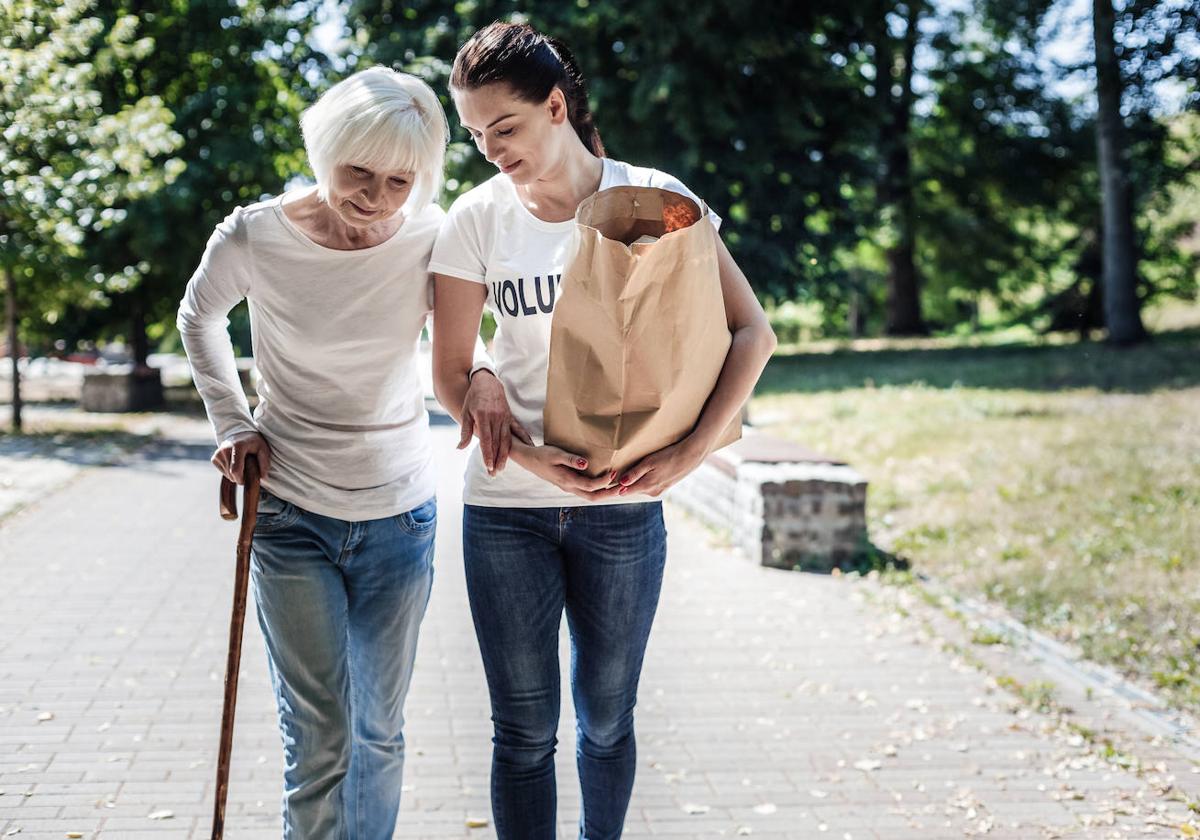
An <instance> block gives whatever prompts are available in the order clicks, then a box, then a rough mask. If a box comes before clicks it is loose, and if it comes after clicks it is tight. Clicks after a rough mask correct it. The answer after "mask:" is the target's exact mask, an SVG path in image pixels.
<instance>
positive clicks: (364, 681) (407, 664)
mask: <svg viewBox="0 0 1200 840" xmlns="http://www.w3.org/2000/svg"><path fill="white" fill-rule="evenodd" d="M436 524H437V504H436V502H435V501H434V500H433V499H430V500H429V501H427V502H425V503H424V504H422V505H420V506H419V507H416V508H414V509H413V510H410V511H408V512H406V513H402V514H399V515H398V516H393V517H388V518H386V519H374V520H369V521H366V522H345V521H343V520H340V519H333V518H331V517H328V516H321V515H320V514H316V513H311V512H309V511H306V510H302V509H301V508H299V507H297V506H296V505H294V504H292V503H291V502H285V501H283V500H282V499H279V498H277V497H275V496H272V495H271V494H269V493H267V492H265V491H264V492H263V494H262V497H261V499H260V501H259V506H258V521H257V523H256V525H255V529H254V548H253V555H252V563H251V567H250V568H251V576H252V579H253V581H254V597H255V602H256V604H257V607H258V622H259V626H261V627H262V631H263V636H264V637H265V638H266V642H267V660H268V663H269V665H270V671H271V682H272V685H273V686H274V689H275V698H276V701H277V703H278V706H279V729H280V733H281V735H282V736H283V749H284V758H285V767H284V774H283V775H284V794H283V836H284V838H285V840H390V838H391V836H392V832H393V831H394V829H395V825H396V815H397V813H398V811H399V809H400V784H401V776H402V773H403V770H404V735H403V732H402V730H403V726H404V697H405V695H406V694H407V693H408V686H409V682H410V680H411V677H412V668H413V659H414V657H415V655H416V649H417V629H418V627H419V626H420V623H421V618H422V617H423V616H424V614H425V607H426V605H427V604H428V602H429V590H430V586H431V584H432V581H433V535H434V529H435V526H436Z"/></svg>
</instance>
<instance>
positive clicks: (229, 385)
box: [175, 207, 257, 443]
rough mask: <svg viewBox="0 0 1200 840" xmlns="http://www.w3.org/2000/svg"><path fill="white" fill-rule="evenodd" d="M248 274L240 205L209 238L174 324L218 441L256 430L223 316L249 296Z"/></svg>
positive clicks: (244, 229)
mask: <svg viewBox="0 0 1200 840" xmlns="http://www.w3.org/2000/svg"><path fill="white" fill-rule="evenodd" d="M249 276H250V272H249V248H248V246H247V242H246V227H245V219H244V217H243V216H242V209H241V208H240V207H239V208H238V209H236V210H234V211H233V213H231V214H230V215H229V216H227V217H226V218H225V220H224V221H223V222H221V224H219V225H217V228H216V230H214V231H213V234H212V236H211V237H209V240H208V244H207V245H206V246H205V248H204V255H203V256H202V257H201V258H200V265H199V266H198V267H197V268H196V271H195V273H194V274H193V275H192V278H191V279H190V280H189V281H188V284H187V289H186V290H185V291H184V294H183V300H182V301H180V303H179V315H178V317H177V318H176V321H175V323H176V326H177V327H178V328H179V335H180V337H181V338H182V339H183V349H184V350H185V351H186V352H187V356H188V362H189V363H190V364H191V367H192V380H193V381H194V382H195V383H196V390H197V391H199V392H200V397H201V399H203V400H204V408H205V411H207V412H208V419H209V422H210V423H212V427H213V432H214V433H215V434H216V438H217V442H218V443H220V442H221V441H223V440H226V439H227V438H229V437H230V436H232V435H235V434H238V433H240V432H253V431H257V426H256V424H255V422H254V417H253V415H251V413H250V405H249V403H248V402H247V400H246V394H245V391H243V390H242V385H241V382H240V380H239V379H238V371H237V364H236V362H235V360H234V356H233V342H232V341H231V340H230V338H229V318H228V317H227V316H228V315H229V311H230V310H231V309H233V307H235V306H237V304H238V303H239V302H240V301H241V300H242V299H243V298H245V297H246V296H247V295H248V294H249V292H250V282H249Z"/></svg>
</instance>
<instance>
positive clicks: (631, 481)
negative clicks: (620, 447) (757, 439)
mask: <svg viewBox="0 0 1200 840" xmlns="http://www.w3.org/2000/svg"><path fill="white" fill-rule="evenodd" d="M714 235H715V234H714ZM717 267H718V269H719V271H720V275H721V294H722V297H723V298H724V302H725V317H726V319H727V321H728V324H729V331H730V332H731V333H733V341H732V343H730V345H729V352H728V353H726V355H725V364H724V365H722V367H721V374H720V376H718V377H717V384H716V386H715V387H714V388H713V392H712V393H711V394H710V395H709V397H708V401H707V402H706V403H705V404H704V410H703V411H702V412H701V413H700V418H699V419H698V420H697V421H696V425H695V427H694V428H693V429H692V431H691V433H690V434H688V435H687V436H686V437H685V438H683V440H681V441H679V442H678V443H675V444H673V445H671V446H667V447H665V448H663V449H660V450H658V451H657V452H653V453H651V454H650V455H647V456H646V457H645V458H642V460H640V461H638V463H636V464H634V465H633V466H632V467H630V468H629V469H627V470H625V472H624V473H623V474H622V475H621V479H620V483H621V490H620V493H621V495H626V494H627V493H645V494H647V495H650V496H658V495H660V494H662V493H663V492H665V491H666V490H667V488H669V487H671V486H672V485H673V484H675V483H676V482H678V481H679V480H680V479H682V478H683V477H684V476H686V475H687V474H688V473H690V472H691V471H692V470H694V469H696V467H698V466H700V464H702V463H703V462H704V459H705V458H707V457H708V454H709V453H710V452H712V450H713V448H714V447H715V446H716V445H717V443H718V441H719V439H720V437H721V432H723V431H724V430H725V428H726V427H727V426H728V425H729V424H730V423H731V422H733V419H734V418H735V417H736V416H737V415H738V413H739V412H740V411H741V410H742V405H744V404H745V402H746V400H748V399H750V395H751V394H752V393H753V392H754V385H755V383H757V382H758V377H759V376H761V375H762V371H763V368H764V367H766V365H767V361H768V360H769V359H770V358H771V354H772V353H773V352H775V333H774V332H773V331H772V330H771V324H770V322H769V321H768V320H767V316H766V313H764V312H763V309H762V306H761V305H759V302H758V299H757V298H756V297H755V296H754V291H753V290H752V289H751V288H750V281H748V280H747V279H746V275H745V274H743V273H742V270H741V269H740V268H738V265H737V263H736V262H734V259H733V256H732V255H730V253H729V249H728V248H726V247H725V243H723V242H722V241H721V239H720V237H717Z"/></svg>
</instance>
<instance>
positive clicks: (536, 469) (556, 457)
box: [514, 443, 621, 502]
mask: <svg viewBox="0 0 1200 840" xmlns="http://www.w3.org/2000/svg"><path fill="white" fill-rule="evenodd" d="M514 449H515V450H517V451H519V453H520V459H521V466H523V467H524V468H525V469H527V470H529V471H530V472H531V473H533V474H534V475H536V476H539V477H541V478H544V479H545V480H546V481H549V482H550V483H551V484H553V485H554V486H555V487H557V488H558V489H559V490H565V491H566V492H568V493H574V494H575V495H576V496H579V497H580V498H582V499H587V500H589V501H593V502H594V501H596V500H597V499H605V498H608V497H610V496H615V495H617V493H618V492H619V491H620V489H621V488H620V486H619V485H617V484H616V483H615V482H616V478H617V474H616V473H615V472H610V473H607V474H606V475H602V476H600V477H599V478H591V477H589V476H588V475H587V474H585V473H584V472H583V471H584V470H586V469H587V459H586V458H584V457H583V456H582V455H574V454H572V453H570V452H567V451H566V450H564V449H559V448H558V447H557V446H550V445H546V446H527V445H525V444H522V443H516V444H514Z"/></svg>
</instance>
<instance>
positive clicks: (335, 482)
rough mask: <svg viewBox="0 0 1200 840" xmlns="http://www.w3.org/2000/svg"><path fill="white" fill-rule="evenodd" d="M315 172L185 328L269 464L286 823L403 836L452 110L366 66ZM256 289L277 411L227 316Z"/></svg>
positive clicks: (229, 414)
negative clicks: (234, 346) (436, 252)
mask: <svg viewBox="0 0 1200 840" xmlns="http://www.w3.org/2000/svg"><path fill="white" fill-rule="evenodd" d="M301 126H302V129H303V133H304V144H305V148H306V150H307V152H308V157H309V161H310V163H311V164H312V168H313V171H314V173H315V174H316V180H317V184H316V186H315V187H313V188H305V189H298V190H294V191H291V192H288V193H286V194H284V195H282V196H280V197H277V198H273V199H270V200H267V201H262V202H259V203H257V204H252V205H249V206H247V207H239V208H237V209H236V210H234V211H233V213H231V214H230V215H229V216H228V217H227V218H226V219H225V221H224V222H222V223H221V224H220V225H219V226H218V227H217V229H216V231H215V232H214V233H213V235H212V238H211V239H210V240H209V242H208V246H207V248H206V249H205V252H204V256H203V258H202V259H201V261H200V266H199V268H197V269H196V273H195V274H194V275H193V276H192V278H191V280H190V282H189V283H188V286H187V291H186V293H185V295H184V298H183V301H182V304H181V306H180V309H179V319H178V325H179V331H180V333H181V335H182V336H183V342H184V347H185V348H186V350H187V354H188V357H189V359H190V360H191V364H192V370H193V374H194V378H195V381H196V386H197V388H198V389H199V391H200V395H201V396H202V397H203V399H204V404H205V407H206V409H207V410H208V415H209V418H210V420H211V421H212V425H213V428H214V430H215V432H216V438H217V441H218V442H219V447H218V449H217V451H216V453H215V454H214V455H213V459H212V460H213V463H214V464H215V465H216V467H217V468H218V469H219V470H220V471H221V472H222V473H224V474H225V475H227V476H228V477H230V478H232V479H234V480H235V481H238V482H240V481H241V479H242V466H243V464H244V462H245V458H246V456H247V455H251V454H253V455H256V456H257V457H258V460H259V463H260V465H261V467H262V472H263V484H262V486H263V489H264V492H263V494H262V497H261V501H260V502H259V508H258V522H257V525H256V528H255V534H254V552H253V563H252V567H251V569H252V578H253V581H254V593H255V601H256V604H257V608H258V619H259V623H260V625H261V627H262V630H263V635H264V636H265V637H266V642H267V654H268V660H269V664H270V670H271V677H272V683H273V685H274V689H275V694H276V698H277V701H278V706H279V723H280V730H281V733H282V736H283V745H284V752H285V758H286V762H285V763H286V766H285V770H284V787H285V790H284V796H283V822H284V832H283V834H284V837H285V838H297V840H313V839H314V838H330V840H342V838H350V840H383V838H390V837H391V836H392V832H393V829H394V826H395V822H396V814H397V811H398V809H399V802H400V784H401V773H402V770H403V763H404V738H403V735H402V732H401V730H402V726H403V705H404V697H405V694H406V693H407V691H408V686H409V681H410V676H411V673H412V666H413V659H414V655H415V652H416V647H417V629H418V626H419V625H420V622H421V618H422V616H423V615H424V612H425V607H426V604H427V602H428V598H429V591H430V586H431V582H432V576H433V566H432V564H433V536H434V526H435V521H436V515H437V507H436V503H435V500H434V490H435V482H434V475H433V464H432V459H431V449H430V442H429V421H428V415H427V414H426V412H425V406H424V400H423V388H422V386H421V380H420V377H419V375H418V368H417V347H418V341H419V336H420V333H421V329H422V327H423V325H424V324H425V321H426V318H427V316H428V315H429V313H430V310H431V293H430V280H429V275H428V274H427V271H426V266H427V264H428V262H429V253H430V249H431V248H432V246H433V241H434V238H435V237H436V235H437V232H438V227H439V224H440V222H441V220H442V217H443V215H444V214H443V212H442V210H441V209H440V208H438V207H437V206H436V205H434V204H433V203H432V199H433V198H434V197H435V196H436V194H437V192H438V190H439V187H440V184H441V174H442V165H443V158H444V152H445V148H446V142H447V136H448V133H447V127H446V116H445V114H444V112H443V111H442V108H441V105H440V104H439V103H438V100H437V97H436V96H435V94H434V93H433V91H432V90H431V89H430V88H429V87H428V86H427V85H426V84H425V83H424V82H422V81H420V80H419V79H417V78H415V77H413V76H409V75H406V74H403V73H397V72H394V71H392V70H388V69H385V68H373V69H370V70H364V71H362V72H360V73H356V74H354V75H353V76H351V77H350V78H348V79H346V80H345V81H343V82H341V83H340V84H338V85H336V86H334V87H333V88H331V89H330V90H329V91H328V92H327V93H325V94H324V95H323V96H322V97H321V98H320V99H319V100H318V101H317V103H316V104H314V105H313V106H312V107H311V108H309V109H308V110H307V111H306V112H305V114H304V116H303V119H302V120H301ZM242 298H246V299H248V300H249V303H250V324H251V331H252V336H253V347H254V358H255V363H256V365H257V367H258V372H259V375H260V379H259V385H258V393H259V403H258V407H257V409H256V410H255V412H254V413H253V415H252V414H251V413H250V410H249V407H248V405H247V402H246V398H245V396H244V394H243V391H242V389H241V387H240V386H239V384H238V376H237V370H236V368H235V366H234V357H233V353H232V350H231V346H230V340H229V335H228V332H227V325H228V321H227V320H226V314H227V313H228V312H229V310H230V309H232V308H233V307H234V306H235V305H236V304H237V303H238V301H240V300H241V299H242Z"/></svg>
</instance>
